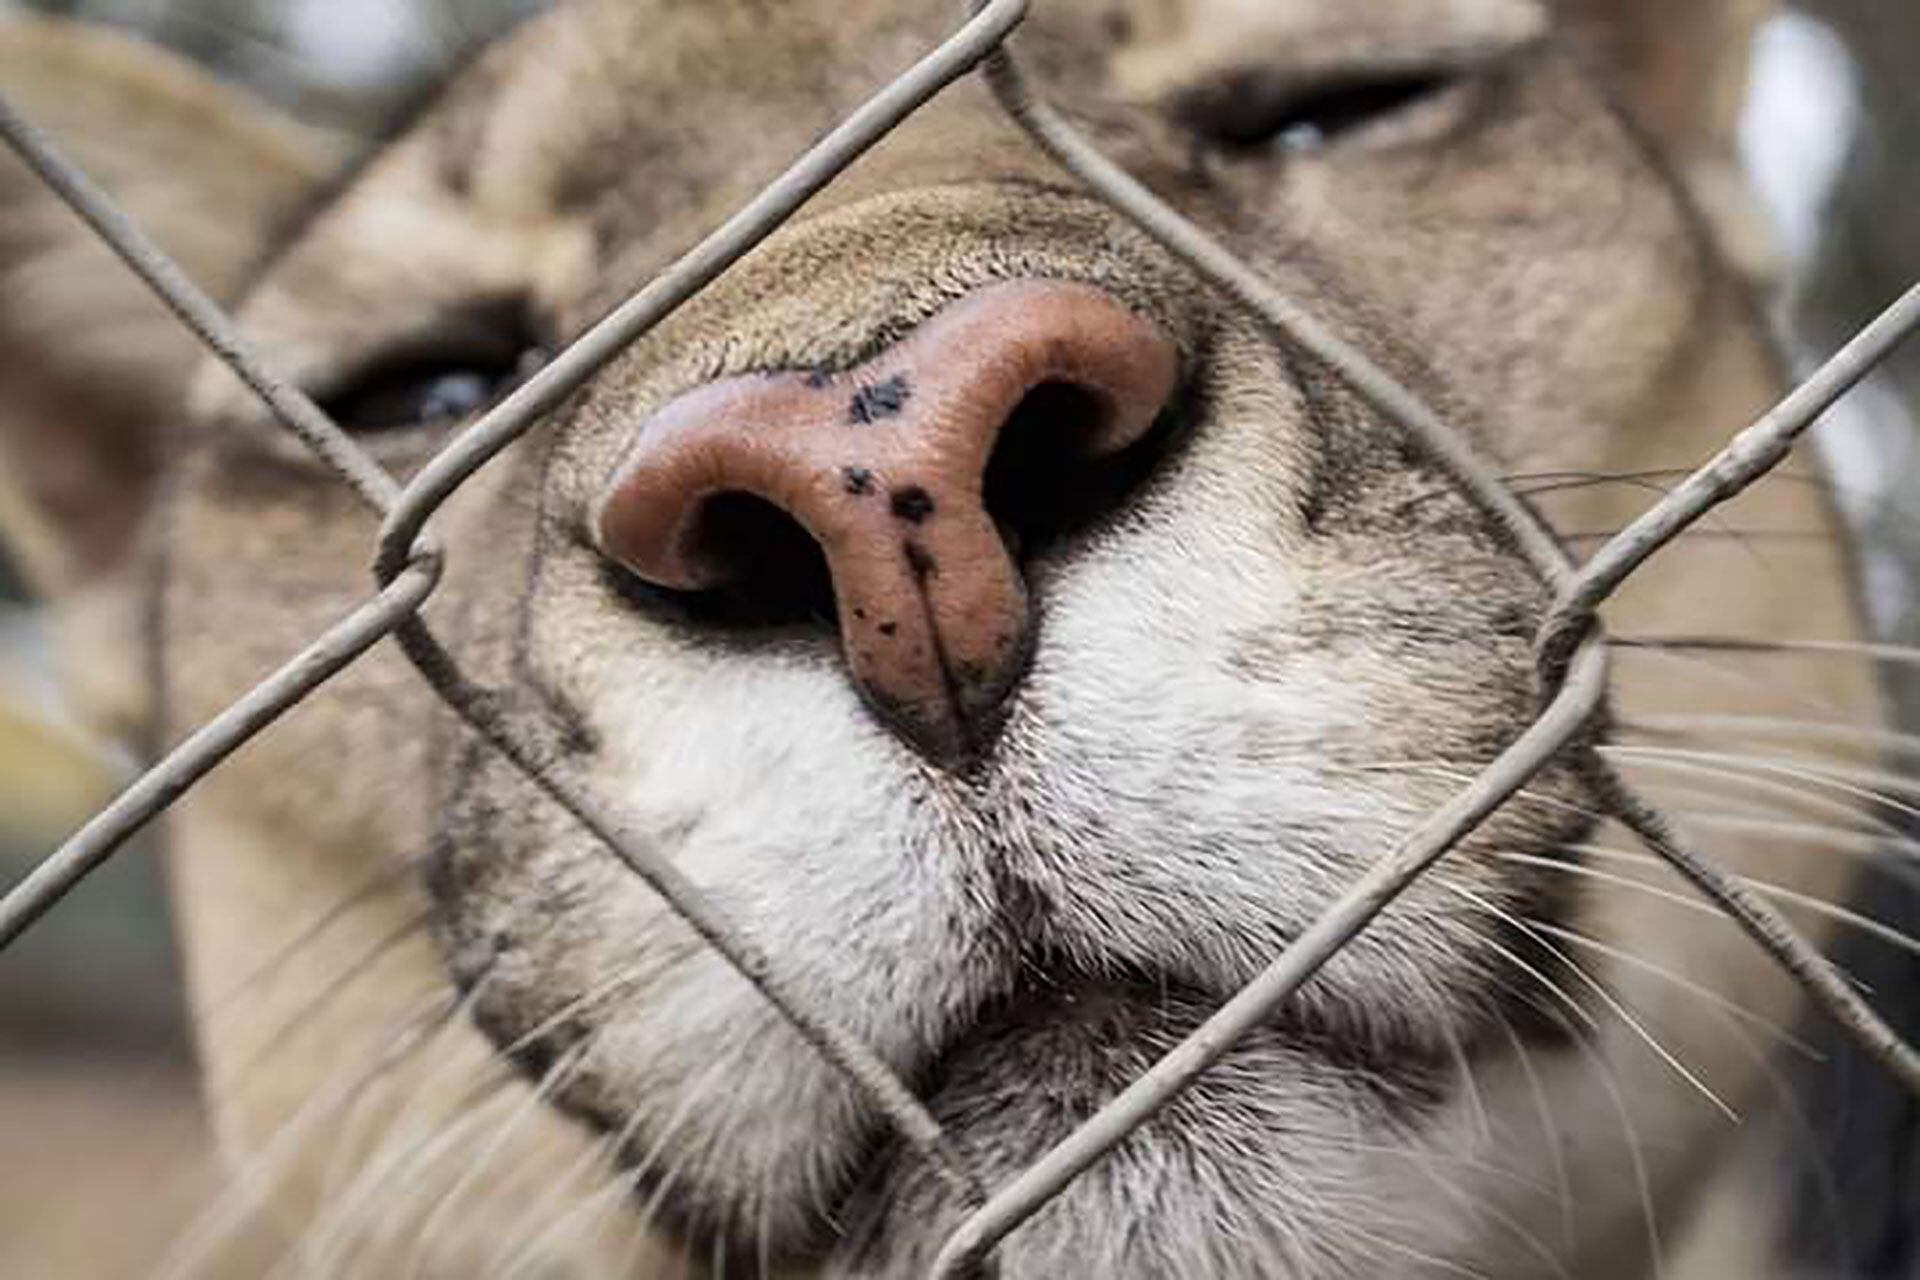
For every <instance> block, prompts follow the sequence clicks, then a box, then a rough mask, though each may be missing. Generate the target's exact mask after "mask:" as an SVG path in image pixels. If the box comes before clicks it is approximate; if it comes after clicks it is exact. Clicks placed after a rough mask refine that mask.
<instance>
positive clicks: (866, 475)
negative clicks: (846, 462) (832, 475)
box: [840, 467, 873, 498]
mask: <svg viewBox="0 0 1920 1280" xmlns="http://www.w3.org/2000/svg"><path fill="white" fill-rule="evenodd" d="M840 479H841V481H842V482H843V483H844V484H845V485H846V490H847V492H848V493H850V494H852V495H854V496H855V497H856V498H857V497H860V496H862V495H864V494H869V493H872V492H873V472H871V471H869V470H867V469H866V468H865V467H842V468H841V469H840Z"/></svg>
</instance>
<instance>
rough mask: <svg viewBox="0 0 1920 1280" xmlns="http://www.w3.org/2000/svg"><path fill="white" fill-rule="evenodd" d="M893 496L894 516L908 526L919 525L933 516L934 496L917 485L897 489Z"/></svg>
mask: <svg viewBox="0 0 1920 1280" xmlns="http://www.w3.org/2000/svg"><path fill="white" fill-rule="evenodd" d="M891 496H892V510H893V514H895V515H896V516H899V517H900V518H901V519H902V520H905V521H906V522H907V523H908V524H919V523H920V522H921V521H923V520H925V519H926V518H927V517H928V516H930V515H932V514H933V511H934V506H933V495H932V494H930V493H928V492H927V491H926V490H925V489H922V488H921V487H920V486H919V485H917V484H910V485H908V486H907V487H906V488H904V489H895V490H894V491H893V494H892V495H891Z"/></svg>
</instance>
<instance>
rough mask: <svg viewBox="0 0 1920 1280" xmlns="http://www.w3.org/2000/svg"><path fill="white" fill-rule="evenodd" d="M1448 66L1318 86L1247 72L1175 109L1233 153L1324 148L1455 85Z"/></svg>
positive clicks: (1348, 76) (1345, 77)
mask: <svg viewBox="0 0 1920 1280" xmlns="http://www.w3.org/2000/svg"><path fill="white" fill-rule="evenodd" d="M1458 80H1459V75H1458V74H1457V73H1456V72H1454V71H1451V70H1445V69H1434V68H1429V69H1409V70H1405V71H1377V72H1350V73H1343V74H1341V75H1337V76H1332V77H1329V78H1326V79H1323V80H1320V81H1317V82H1302V81H1300V80H1299V79H1297V78H1294V77H1289V76H1285V75H1282V74H1280V73H1277V72H1273V71H1265V70H1260V71H1244V72H1240V73H1238V74H1236V75H1232V76H1228V77H1227V78H1225V79H1224V80H1221V81H1219V82H1217V83H1214V84H1211V85H1207V86H1205V87H1203V88H1197V89H1193V90H1190V91H1189V92H1188V93H1186V94H1185V95H1183V96H1182V97H1181V98H1180V99H1179V101H1178V102H1177V103H1176V104H1175V114H1176V115H1177V116H1178V117H1179V119H1180V121H1181V123H1183V124H1185V125H1186V126H1187V127H1188V128H1189V129H1191V130H1193V131H1194V132H1195V133H1197V134H1199V135H1200V136H1201V137H1203V138H1205V139H1207V140H1208V141H1210V142H1213V143H1216V144H1218V145H1219V146H1221V147H1223V148H1225V149H1227V150H1231V151H1253V150H1257V149H1261V148H1265V147H1268V146H1271V145H1273V144H1275V143H1284V144H1291V145H1297V146H1305V147H1312V146H1319V145H1322V144H1324V143H1327V142H1331V141H1334V140H1335V139H1337V138H1339V137H1340V136H1341V135H1343V134H1346V133H1350V132H1352V131H1353V130H1354V129H1357V128H1359V127H1360V126H1362V125H1365V124H1370V123H1372V122H1373V121H1375V120H1380V119H1384V118H1386V117H1388V116H1391V115H1394V114H1396V113H1398V112H1401V111H1404V110H1406V109H1407V108H1409V107H1412V106H1414V105H1415V104H1417V103H1419V102H1421V101H1423V100H1425V99H1427V98H1431V97H1434V96H1436V95H1438V94H1439V93H1441V92H1443V91H1444V90H1446V89H1448V88H1451V87H1452V86H1453V85H1454V84H1455V83H1456V82H1457V81H1458Z"/></svg>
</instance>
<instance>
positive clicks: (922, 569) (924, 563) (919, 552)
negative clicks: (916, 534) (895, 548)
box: [900, 539, 940, 582]
mask: <svg viewBox="0 0 1920 1280" xmlns="http://www.w3.org/2000/svg"><path fill="white" fill-rule="evenodd" d="M900 550H901V553H902V554H904V555H905V556H906V557H907V568H909V569H911V570H913V579H914V581H915V582H925V581H926V580H927V579H928V578H935V577H938V576H939V575H940V563H939V561H937V560H935V559H934V558H933V555H932V553H930V552H929V551H928V550H927V549H926V548H925V547H923V546H921V545H920V544H919V543H917V542H914V541H912V540H911V539H909V540H908V541H906V542H903V543H901V544H900Z"/></svg>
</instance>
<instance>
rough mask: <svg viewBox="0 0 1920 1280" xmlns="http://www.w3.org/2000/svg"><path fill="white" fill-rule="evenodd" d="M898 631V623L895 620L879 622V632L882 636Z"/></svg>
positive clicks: (894, 633)
mask: <svg viewBox="0 0 1920 1280" xmlns="http://www.w3.org/2000/svg"><path fill="white" fill-rule="evenodd" d="M899 631H900V624H899V623H897V622H883V623H881V624H880V634H881V635H883V636H891V635H897V634H899Z"/></svg>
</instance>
